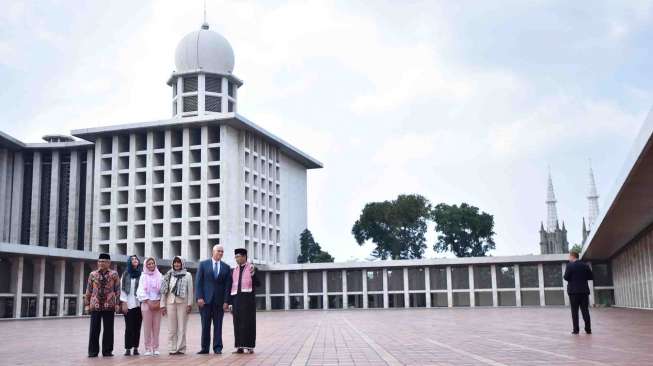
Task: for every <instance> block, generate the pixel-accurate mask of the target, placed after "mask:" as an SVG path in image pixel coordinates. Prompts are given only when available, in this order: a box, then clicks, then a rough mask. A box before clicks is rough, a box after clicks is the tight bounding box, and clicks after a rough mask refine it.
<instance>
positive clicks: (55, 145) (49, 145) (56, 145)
mask: <svg viewBox="0 0 653 366" xmlns="http://www.w3.org/2000/svg"><path fill="white" fill-rule="evenodd" d="M91 146H95V144H94V143H92V142H90V141H72V142H30V143H27V144H25V148H27V149H61V148H75V147H91Z"/></svg>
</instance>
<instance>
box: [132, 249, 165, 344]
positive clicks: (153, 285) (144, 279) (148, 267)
mask: <svg viewBox="0 0 653 366" xmlns="http://www.w3.org/2000/svg"><path fill="white" fill-rule="evenodd" d="M162 280H163V276H162V275H161V272H159V269H158V268H157V267H156V260H155V259H154V258H152V257H150V258H147V259H146V260H145V268H144V269H143V274H141V278H140V280H139V281H138V291H137V292H136V296H137V297H138V300H139V301H141V312H142V313H143V333H145V334H144V336H145V356H158V355H159V330H160V328H161V306H160V301H161V281H162Z"/></svg>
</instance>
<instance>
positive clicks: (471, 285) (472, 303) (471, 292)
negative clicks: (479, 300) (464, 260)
mask: <svg viewBox="0 0 653 366" xmlns="http://www.w3.org/2000/svg"><path fill="white" fill-rule="evenodd" d="M467 274H468V275H469V306H471V307H475V306H476V296H474V266H472V265H471V264H470V265H469V266H467Z"/></svg>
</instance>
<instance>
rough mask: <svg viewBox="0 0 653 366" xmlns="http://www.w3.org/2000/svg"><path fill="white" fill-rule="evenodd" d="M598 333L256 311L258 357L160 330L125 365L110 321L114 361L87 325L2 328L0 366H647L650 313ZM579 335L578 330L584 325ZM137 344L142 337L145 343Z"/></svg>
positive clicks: (436, 313) (449, 312)
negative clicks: (174, 349) (153, 346)
mask: <svg viewBox="0 0 653 366" xmlns="http://www.w3.org/2000/svg"><path fill="white" fill-rule="evenodd" d="M591 314H592V317H593V318H592V320H593V328H594V334H593V335H591V336H588V335H585V334H581V335H579V336H572V335H570V334H569V332H570V330H571V329H570V328H571V326H570V319H569V318H570V316H569V309H568V308H475V309H460V308H458V309H405V310H404V309H397V310H394V309H392V310H347V311H337V310H333V311H290V312H283V311H281V312H260V313H258V314H257V323H258V336H257V345H258V347H257V348H256V353H255V354H254V355H232V354H231V351H233V330H232V323H231V315H229V314H227V315H225V326H224V331H223V340H224V343H225V349H224V352H225V354H223V355H218V356H216V355H213V354H211V355H208V356H206V355H202V356H200V355H196V354H195V352H196V351H198V349H199V335H200V325H199V316H198V315H197V314H194V315H192V316H191V318H190V320H189V331H188V346H189V350H188V354H186V355H184V356H168V355H167V350H166V340H167V325H166V319H164V320H163V322H162V329H161V338H160V339H161V351H162V355H161V356H158V357H145V356H139V357H125V356H122V352H123V351H124V350H123V348H122V345H123V331H124V321H123V320H122V318H121V317H117V318H116V326H115V342H114V344H115V346H114V354H115V356H114V357H113V358H110V359H109V358H107V359H103V358H102V357H100V358H98V359H88V358H86V347H87V339H88V319H86V318H72V319H49V320H18V321H15V320H13V321H2V322H0V340H1V341H0V365H386V364H387V365H493V366H501V365H547V366H549V365H633V366H635V365H637V366H643V365H653V312H651V311H645V310H629V309H616V308H613V309H593V310H592V313H591ZM581 327H582V323H581ZM141 342H142V339H141Z"/></svg>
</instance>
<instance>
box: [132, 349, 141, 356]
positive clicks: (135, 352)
mask: <svg viewBox="0 0 653 366" xmlns="http://www.w3.org/2000/svg"><path fill="white" fill-rule="evenodd" d="M132 354H133V355H134V356H139V355H140V353H138V347H134V353H132Z"/></svg>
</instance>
